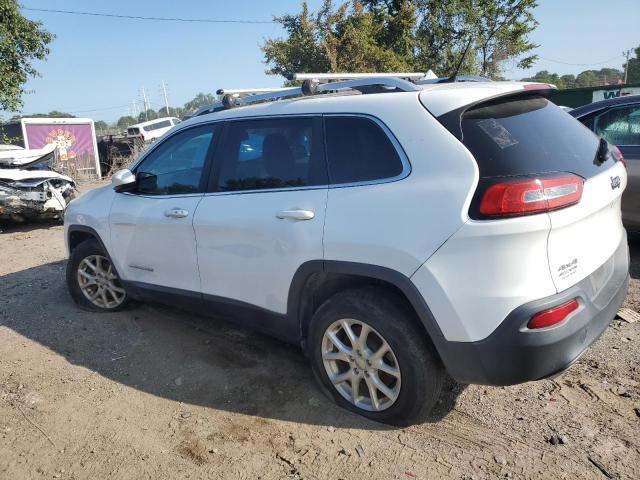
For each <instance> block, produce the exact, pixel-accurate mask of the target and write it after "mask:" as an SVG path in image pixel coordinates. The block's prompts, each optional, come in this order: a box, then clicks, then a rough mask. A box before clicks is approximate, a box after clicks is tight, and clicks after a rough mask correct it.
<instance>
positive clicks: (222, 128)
mask: <svg viewBox="0 0 640 480" xmlns="http://www.w3.org/2000/svg"><path fill="white" fill-rule="evenodd" d="M304 117H312V118H319V119H320V120H321V121H322V128H321V132H320V133H321V141H322V149H323V153H324V160H325V166H326V169H327V183H326V184H322V185H308V186H304V187H281V188H262V189H254V190H235V191H230V192H218V191H215V189H214V188H213V187H215V185H213V181H214V169H213V165H214V163H215V161H216V153H217V151H218V147H219V146H220V144H221V142H222V139H223V138H224V136H225V134H226V126H227V124H229V123H232V122H242V121H250V120H266V119H291V118H304ZM325 117H362V118H368V119H369V120H373V121H374V122H375V123H376V124H378V126H379V127H380V128H381V129H382V131H383V132H384V133H385V134H386V135H387V138H389V140H390V141H391V144H392V145H393V147H394V148H395V150H396V152H397V153H398V156H399V157H400V161H401V162H402V171H401V172H400V174H398V175H396V176H395V177H388V178H381V179H376V180H365V181H361V182H350V183H333V184H332V183H331V182H330V181H329V177H328V174H329V160H328V158H327V149H326V135H325V123H324V119H325ZM184 123H185V122H181V123H180V125H182V127H180V128H178V129H177V130H175V131H173V132H171V134H170V135H169V136H168V137H167V138H165V139H163V140H162V142H156V143H154V144H152V145H151V146H150V147H149V150H147V151H146V152H144V153H143V154H142V155H141V156H140V158H138V160H136V161H135V163H134V164H133V165H131V167H130V169H131V171H134V170H135V169H136V168H137V167H138V165H139V164H140V163H141V162H142V161H144V159H145V158H146V157H147V156H148V155H150V154H151V152H153V151H154V150H155V149H156V148H158V147H159V146H160V145H162V144H163V143H164V142H166V141H168V140H169V139H171V137H173V136H174V135H178V134H179V133H181V132H183V131H185V130H188V129H191V128H197V127H202V126H204V125H212V126H214V127H216V128H218V135H217V138H215V137H214V145H212V148H211V152H210V158H207V162H208V163H205V167H204V168H205V169H207V171H208V172H207V176H208V181H207V183H206V184H205V187H204V192H199V193H189V194H176V195H166V196H160V195H146V196H148V197H151V198H175V197H185V196H196V195H204V196H213V195H244V194H255V193H274V192H291V191H303V190H325V189H332V188H349V187H361V186H368V185H382V184H385V183H393V182H398V181H400V180H404V179H405V178H407V177H408V176H409V175H410V174H411V172H412V166H411V162H410V160H409V156H408V155H407V153H406V152H405V150H404V148H403V147H402V144H401V143H400V142H399V141H398V139H397V138H396V136H395V135H394V133H393V132H392V131H391V129H390V128H389V127H388V126H387V125H386V124H385V123H384V122H383V121H382V120H380V119H379V118H378V117H376V116H374V115H371V114H368V113H357V112H332V113H320V112H318V113H290V114H279V115H247V116H246V117H244V116H243V117H233V118H219V119H214V120H207V121H203V122H199V123H195V124H193V125H184ZM203 171H204V169H203ZM137 196H142V195H139V194H137Z"/></svg>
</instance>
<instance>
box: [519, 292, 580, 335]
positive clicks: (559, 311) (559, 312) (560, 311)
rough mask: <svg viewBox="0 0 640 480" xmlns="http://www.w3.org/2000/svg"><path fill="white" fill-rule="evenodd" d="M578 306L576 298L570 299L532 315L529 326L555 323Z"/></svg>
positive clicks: (532, 327) (547, 325) (542, 326)
mask: <svg viewBox="0 0 640 480" xmlns="http://www.w3.org/2000/svg"><path fill="white" fill-rule="evenodd" d="M577 308H578V301H577V300H576V299H575V298H574V299H573V300H569V301H568V302H567V303H563V304H562V305H558V306H557V307H553V308H549V309H547V310H543V311H542V312H538V313H536V314H535V315H534V316H533V317H531V320H529V323H528V324H527V327H529V328H530V329H535V328H545V327H550V326H551V325H555V324H556V323H560V322H561V321H563V320H564V319H565V318H567V315H569V314H570V313H571V312H573V311H574V310H576V309H577Z"/></svg>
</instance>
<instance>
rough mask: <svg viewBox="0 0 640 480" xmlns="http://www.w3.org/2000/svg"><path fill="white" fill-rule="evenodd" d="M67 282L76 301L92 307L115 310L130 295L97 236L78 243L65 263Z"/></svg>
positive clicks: (95, 309)
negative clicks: (94, 238) (96, 238)
mask: <svg viewBox="0 0 640 480" xmlns="http://www.w3.org/2000/svg"><path fill="white" fill-rule="evenodd" d="M67 286H68V288H69V293H70V294H71V297H72V298H73V299H74V300H75V302H76V303H77V304H78V305H79V306H80V307H82V308H84V309H87V310H92V311H103V312H104V311H116V310H121V309H123V308H125V307H126V306H128V305H129V303H130V301H129V297H128V295H127V292H126V291H125V290H124V288H123V286H122V283H121V282H120V277H119V276H118V273H117V272H116V270H115V268H114V266H113V265H112V264H111V260H110V259H109V257H108V256H107V254H106V252H105V251H104V250H103V249H102V247H101V246H100V244H99V243H98V242H97V241H96V240H93V239H92V240H87V241H85V242H82V243H81V244H80V245H78V246H77V247H76V248H75V249H74V250H73V252H72V253H71V257H70V258H69V261H68V263H67Z"/></svg>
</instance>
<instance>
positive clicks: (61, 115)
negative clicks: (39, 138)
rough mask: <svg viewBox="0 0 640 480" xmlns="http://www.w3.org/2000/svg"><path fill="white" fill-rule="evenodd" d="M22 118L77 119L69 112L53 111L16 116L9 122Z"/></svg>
mask: <svg viewBox="0 0 640 480" xmlns="http://www.w3.org/2000/svg"><path fill="white" fill-rule="evenodd" d="M21 118H76V116H75V115H72V114H70V113H67V112H60V111H58V110H51V111H50V112H49V113H33V114H31V115H14V116H13V117H11V119H10V120H9V121H10V122H16V121H18V120H20V119H21Z"/></svg>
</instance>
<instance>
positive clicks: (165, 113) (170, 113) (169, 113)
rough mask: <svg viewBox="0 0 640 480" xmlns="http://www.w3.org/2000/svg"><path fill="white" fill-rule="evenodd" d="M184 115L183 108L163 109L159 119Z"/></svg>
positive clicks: (160, 110) (159, 111)
mask: <svg viewBox="0 0 640 480" xmlns="http://www.w3.org/2000/svg"><path fill="white" fill-rule="evenodd" d="M183 115H184V109H183V108H182V107H169V111H167V107H162V108H161V109H159V110H158V117H178V118H180V117H182V116H183Z"/></svg>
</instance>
